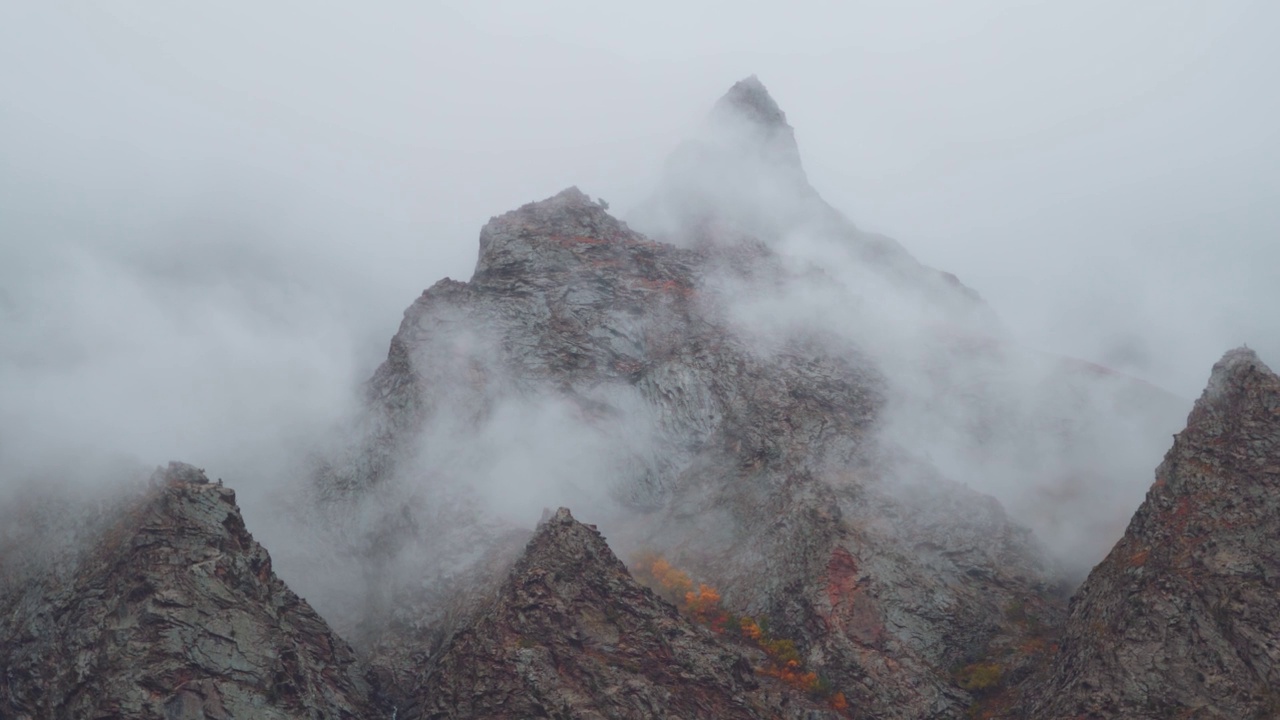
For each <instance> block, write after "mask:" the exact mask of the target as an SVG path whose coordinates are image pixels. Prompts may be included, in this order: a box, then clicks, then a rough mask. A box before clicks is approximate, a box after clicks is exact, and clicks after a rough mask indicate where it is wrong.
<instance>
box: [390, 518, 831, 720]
mask: <svg viewBox="0 0 1280 720" xmlns="http://www.w3.org/2000/svg"><path fill="white" fill-rule="evenodd" d="M757 655H758V653H757ZM758 662H759V658H758V657H757V658H752V657H749V653H748V652H747V651H746V650H744V649H743V648H738V647H734V646H732V645H730V644H728V643H726V642H724V641H722V640H721V639H718V638H717V637H716V636H715V635H713V634H712V633H711V632H710V631H709V630H707V629H705V628H702V627H699V626H696V625H694V624H693V623H692V622H691V621H690V620H689V619H688V618H685V617H682V616H681V615H680V614H679V613H678V612H677V611H676V609H675V608H674V607H672V606H671V605H670V604H668V603H666V602H664V601H663V600H660V599H659V598H658V597H657V596H655V595H654V594H653V592H652V591H650V590H649V589H648V588H645V587H642V586H641V585H639V584H638V583H636V582H635V580H633V579H632V577H631V575H630V574H629V573H628V571H627V568H626V567H625V566H624V565H623V564H622V563H621V562H620V561H619V560H618V559H617V558H616V557H614V555H613V553H612V552H611V551H610V550H609V547H608V545H607V544H606V543H605V541H604V539H603V538H602V537H601V536H600V534H599V533H598V532H597V531H596V530H595V529H594V528H593V527H591V526H588V525H583V524H581V523H579V522H578V521H576V520H575V519H574V518H573V517H572V516H571V515H570V513H569V511H568V510H567V509H564V508H561V509H560V510H559V511H558V512H556V513H555V514H554V515H552V516H551V517H549V518H547V519H546V520H544V521H543V522H542V524H541V525H540V526H539V528H538V530H537V532H536V533H535V534H534V537H533V538H532V539H531V540H530V541H529V544H528V547H527V548H526V549H525V552H524V554H523V555H522V556H521V557H520V559H519V560H518V561H517V562H516V564H515V567H514V568H513V569H512V571H511V573H510V574H509V576H508V577H507V579H506V581H505V582H504V583H503V584H502V587H501V588H500V589H499V591H498V593H497V596H496V597H495V598H494V599H493V600H492V601H490V602H489V603H488V605H487V606H486V607H485V608H484V609H483V610H481V611H480V612H479V613H478V616H477V618H476V619H475V620H474V622H472V623H470V624H469V625H468V626H467V627H466V628H465V629H463V630H461V631H459V632H458V633H456V634H455V635H453V636H452V637H451V638H450V639H449V640H448V642H447V643H446V644H445V645H444V647H443V649H442V651H441V652H440V653H439V654H437V655H436V656H435V657H434V658H433V659H431V660H430V661H428V662H427V663H424V664H422V665H420V666H417V667H414V668H412V671H413V673H414V674H413V675H412V676H411V677H410V680H409V684H410V687H409V688H407V692H406V695H407V696H408V699H407V700H406V701H404V702H403V703H402V704H401V705H400V707H399V711H398V714H397V717H401V718H405V719H406V720H420V719H421V720H428V719H432V720H442V719H444V718H454V719H458V720H462V719H464V718H465V719H470V718H497V717H511V718H517V717H565V718H588V717H590V718H616V719H622V718H629V719H634V720H643V719H646V718H656V717H679V718H690V719H693V718H706V719H707V720H710V719H712V718H717V719H719V718H726V719H729V718H739V719H743V720H746V719H748V718H807V719H811V720H819V718H824V717H830V718H838V717H842V716H841V715H840V714H838V713H837V712H836V711H834V710H831V709H826V708H824V707H823V706H822V705H821V704H818V703H814V702H812V701H810V700H808V699H806V698H805V697H804V696H803V695H802V694H800V693H797V692H791V691H790V690H789V689H787V688H786V687H784V686H783V685H782V684H781V683H780V682H779V681H777V680H774V679H771V678H761V677H757V676H756V674H755V672H754V670H753V665H754V664H756V663H758Z"/></svg>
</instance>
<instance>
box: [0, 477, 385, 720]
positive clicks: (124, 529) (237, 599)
mask: <svg viewBox="0 0 1280 720" xmlns="http://www.w3.org/2000/svg"><path fill="white" fill-rule="evenodd" d="M111 515H112V517H111V519H110V520H109V521H108V522H107V523H106V524H105V526H104V527H103V529H102V531H101V532H100V533H97V534H96V535H95V536H94V537H91V538H89V540H90V541H91V542H92V545H91V546H89V547H87V548H84V549H83V550H82V551H81V552H80V553H78V557H76V558H75V559H74V560H73V561H71V562H70V563H69V564H67V565H65V566H63V567H59V568H53V567H47V568H44V572H42V573H39V574H35V575H33V576H30V577H27V578H25V579H24V580H25V582H23V583H22V584H17V585H8V586H5V587H3V588H0V590H2V592H0V716H3V717H6V718H16V719H24V718H30V719H32V720H36V719H37V718H49V719H53V718H116V717H119V718H124V717H127V718H164V719H165V720H197V719H202V718H209V719H210V720H212V719H214V718H228V719H229V718H247V717H253V718H303V717H306V718H335V719H336V718H370V717H377V716H378V715H379V713H378V711H377V708H376V707H375V705H374V704H373V703H371V702H370V687H369V685H368V683H367V682H366V681H365V680H364V678H363V676H362V673H361V671H360V670H359V669H358V668H357V665H356V659H355V655H354V653H353V652H352V650H351V648H350V647H349V646H348V645H347V644H346V643H345V642H343V641H342V640H341V639H339V638H338V637H336V636H334V635H333V633H332V632H330V630H329V628H328V626H327V625H326V624H325V622H324V620H322V619H321V618H320V617H319V616H318V615H316V613H315V612H314V611H313V610H312V609H311V607H310V606H309V605H308V604H307V603H306V601H305V600H302V599H300V598H299V597H298V596H297V595H294V594H293V593H292V592H291V591H290V590H289V589H288V588H287V587H285V586H284V584H283V583H282V582H280V580H278V579H277V578H276V576H275V574H274V573H273V571H272V568H271V558H270V556H269V555H268V554H267V552H266V550H264V549H263V548H262V546H260V545H258V543H256V542H254V540H253V537H252V536H251V535H250V534H249V533H248V531H247V530H246V529H245V526H244V522H243V520H242V519H241V516H240V510H239V508H237V507H236V503H235V494H234V493H233V492H232V491H231V490H230V489H228V488H225V487H223V486H222V484H221V483H217V484H214V483H210V482H209V481H208V480H207V479H206V478H205V477H204V474H203V473H202V472H201V471H199V470H197V469H195V468H193V467H190V466H185V465H179V464H176V463H175V464H171V465H170V466H169V469H168V470H167V471H165V472H163V473H158V474H157V477H156V478H155V480H154V485H153V487H151V488H150V489H148V490H147V491H146V492H145V494H144V496H143V497H140V498H137V499H136V501H133V502H131V503H129V504H127V505H126V506H125V507H123V508H121V509H119V510H118V511H117V512H112V513H111ZM46 541H47V540H46ZM34 551H35V549H34V548H33V549H32V550H29V551H27V552H34Z"/></svg>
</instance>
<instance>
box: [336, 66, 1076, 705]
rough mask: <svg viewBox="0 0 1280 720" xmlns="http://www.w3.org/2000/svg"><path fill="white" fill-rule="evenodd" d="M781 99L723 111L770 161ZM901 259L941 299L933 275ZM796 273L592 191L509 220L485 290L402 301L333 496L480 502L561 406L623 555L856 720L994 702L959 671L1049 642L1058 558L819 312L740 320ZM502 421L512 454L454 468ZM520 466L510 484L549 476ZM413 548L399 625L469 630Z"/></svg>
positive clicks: (434, 530)
mask: <svg viewBox="0 0 1280 720" xmlns="http://www.w3.org/2000/svg"><path fill="white" fill-rule="evenodd" d="M756 85H758V83H756ZM762 91H763V88H762V87H750V86H748V87H746V88H745V89H742V88H739V89H736V90H735V91H733V92H731V94H730V96H729V97H728V98H727V99H726V100H725V101H722V103H721V106H720V107H719V109H717V111H716V113H717V114H724V113H734V112H739V111H740V110H741V108H742V107H743V106H744V103H745V104H746V105H745V107H748V108H749V109H751V112H752V113H754V115H753V116H751V117H748V118H747V120H748V122H749V123H750V122H755V121H756V120H758V119H762V120H763V121H764V122H766V123H770V124H771V125H770V128H771V129H770V128H766V129H768V130H769V132H772V133H773V134H772V135H769V136H768V137H771V138H773V139H772V140H770V142H775V143H777V144H778V148H777V149H776V151H773V150H767V149H766V150H765V151H762V152H765V154H766V155H768V156H769V158H770V159H769V161H768V162H769V163H772V162H773V161H774V160H775V159H776V158H774V155H779V154H780V155H781V156H785V157H784V159H785V158H788V157H791V153H790V150H788V148H789V147H791V145H793V143H794V140H793V139H791V135H790V129H789V127H788V126H785V122H783V124H782V125H779V124H778V123H779V122H782V121H781V114H780V111H776V106H775V105H773V104H772V100H768V98H767V94H765V95H761V94H760V93H761V92H762ZM739 95H741V96H742V97H738V96H739ZM766 100H768V102H765V101H766ZM775 111H776V112H775ZM792 159H795V158H792ZM806 185H807V182H806ZM815 198H816V196H815ZM815 201H817V202H820V201H818V200H815ZM806 202H807V201H806ZM823 207H826V210H825V211H824V212H825V213H834V211H833V210H830V208H829V207H828V206H825V204H823ZM774 217H775V218H776V217H780V216H774ZM832 217H834V216H831V215H829V214H827V215H822V216H821V218H826V219H827V220H830V219H832ZM821 218H820V219H821ZM822 222H826V220H822ZM833 222H834V220H833ZM774 227H775V228H776V227H779V226H774ZM848 227H849V228H852V226H848ZM726 239H727V236H726ZM766 239H767V238H766ZM912 262H914V261H912ZM893 267H894V268H895V270H894V273H895V274H897V273H908V274H909V275H911V276H912V277H916V278H917V280H918V282H919V283H923V284H922V285H920V287H935V285H934V279H935V278H936V276H937V274H936V272H935V271H932V270H929V269H927V268H924V267H923V266H919V264H918V263H916V264H915V265H910V264H905V265H902V264H894V265H893ZM913 267H914V268H916V269H915V270H913V269H911V268H913ZM726 274H728V275H729V276H731V277H730V280H729V281H726V279H725V278H726ZM895 276H896V275H895ZM796 280H797V276H796V275H795V274H794V271H793V270H792V269H789V268H787V267H785V264H784V263H782V262H781V259H780V256H779V254H778V252H777V251H776V250H774V249H773V248H771V247H770V245H769V243H768V242H754V241H752V240H750V239H747V238H744V239H742V242H732V243H730V242H723V243H720V242H710V243H702V244H696V243H695V244H692V245H689V244H683V243H682V244H673V243H665V242H655V241H653V240H650V239H648V238H647V237H645V236H644V235H641V234H639V233H637V232H635V231H634V230H632V229H631V228H630V227H628V226H627V225H626V224H624V223H622V222H620V221H618V220H617V219H615V218H613V217H612V216H610V215H609V214H608V213H607V212H606V211H605V209H604V208H603V207H602V206H601V205H600V204H598V203H596V202H593V201H592V200H591V199H590V198H589V197H587V196H586V195H585V194H583V193H581V192H580V191H578V190H576V189H569V190H566V191H564V192H562V193H560V194H558V195H556V196H554V197H552V198H549V199H547V200H544V201H542V202H537V203H531V204H529V205H526V206H524V207H522V208H520V209H518V210H515V211H513V212H509V213H506V214H504V215H502V216H500V217H496V218H494V219H492V220H491V221H490V222H489V223H488V224H487V225H486V226H485V228H484V229H483V231H482V232H481V239H480V253H479V258H478V261H477V264H476V270H475V273H474V275H473V276H472V278H471V280H470V281H469V282H465V283H464V282H458V281H454V280H444V281H441V282H440V283H437V284H436V285H435V286H433V287H431V288H430V289H428V290H427V291H425V292H424V293H423V294H422V296H421V297H420V298H418V300H416V301H415V302H414V304H413V305H412V306H411V307H410V308H409V309H408V310H407V311H406V313H405V318H404V321H403V322H402V324H401V326H400V329H399V331H398V332H397V333H396V336H395V338H393V340H392V342H391V350H390V353H389V355H388V359H387V361H386V363H384V364H383V365H382V367H380V368H379V369H378V371H377V373H376V374H375V375H374V378H373V379H372V381H371V383H370V385H369V393H370V402H371V405H370V412H369V416H368V418H367V419H366V433H367V434H366V436H365V441H364V443H363V445H358V446H357V447H356V448H355V449H354V450H353V451H352V452H351V453H350V454H348V455H347V456H345V457H339V458H336V459H335V460H333V461H332V462H331V463H330V465H329V466H328V467H327V468H326V470H325V472H324V473H323V475H322V477H321V479H320V481H319V486H320V488H321V491H322V492H321V494H322V495H324V496H326V497H331V498H341V499H340V500H338V502H348V501H349V499H350V498H353V497H354V498H358V497H359V496H360V494H361V493H362V492H375V493H376V492H384V491H385V490H383V489H379V488H386V487H387V486H393V487H394V486H397V485H401V486H404V487H407V488H415V489H416V490H415V492H422V493H425V497H427V498H429V499H428V500H426V502H428V503H430V502H440V499H441V498H446V497H450V493H458V494H462V495H466V494H467V493H469V492H473V491H475V489H476V487H478V486H481V485H483V484H484V483H485V482H487V479H486V477H482V476H481V475H482V473H477V472H476V470H475V468H476V467H478V466H483V465H484V464H485V463H486V462H488V461H490V460H491V459H492V458H491V457H488V455H495V454H496V455H501V454H502V453H508V452H512V448H517V449H518V448H519V447H521V446H522V445H524V444H527V443H529V442H530V441H529V440H526V439H525V437H526V435H525V433H527V432H529V428H528V425H529V423H520V424H502V423H503V422H504V421H503V418H504V417H507V416H508V415H509V414H510V413H509V409H510V408H511V407H513V406H516V407H523V406H529V405H535V406H537V405H541V406H551V407H555V408H560V409H561V411H560V412H559V413H558V414H557V415H556V417H560V418H567V419H566V420H563V422H564V424H563V425H561V426H559V427H558V439H557V440H556V441H555V442H557V443H562V442H564V441H565V438H583V437H586V438H594V440H593V441H592V444H591V447H592V448H593V449H595V450H598V451H599V452H598V455H599V457H598V458H596V459H597V460H598V462H596V463H595V464H594V465H593V466H592V467H591V470H592V472H591V474H590V475H589V476H586V477H583V478H582V485H583V486H584V487H587V488H588V489H590V488H591V487H592V486H594V487H596V488H599V487H600V486H601V484H602V483H607V484H606V485H605V486H604V487H605V489H606V490H607V495H608V496H609V497H610V498H612V499H613V500H614V501H616V502H617V507H620V508H622V511H621V512H616V513H612V514H609V513H604V512H602V513H601V514H602V515H605V516H607V517H606V519H604V520H602V524H604V525H605V526H606V527H609V528H610V532H611V535H613V536H614V537H615V538H617V539H618V542H619V543H620V548H621V549H623V550H626V551H631V550H641V549H650V550H653V551H657V552H662V553H665V554H667V555H668V556H670V557H671V558H672V560H673V561H675V562H678V563H679V564H681V565H682V566H685V567H687V568H689V569H690V571H692V572H695V573H696V574H697V575H698V576H699V577H700V578H704V579H705V580H706V581H707V582H709V583H712V584H714V585H715V586H716V587H719V588H720V589H721V590H722V591H723V593H724V598H725V602H726V603H727V604H728V605H729V606H731V607H733V608H735V609H738V610H740V611H745V612H750V613H752V614H754V615H759V616H762V617H765V618H767V619H768V620H769V621H770V622H771V623H772V624H773V626H774V627H776V628H777V629H778V630H779V632H781V633H784V634H785V635H786V636H787V637H791V638H794V639H795V641H796V643H797V644H798V647H799V650H800V653H801V655H802V656H803V659H804V660H805V663H806V666H808V667H811V668H813V670H814V671H815V672H819V673H822V674H823V675H824V676H825V677H828V678H829V679H830V682H831V683H832V684H833V686H836V687H839V688H841V690H842V691H843V692H845V694H846V696H847V698H848V701H849V703H850V705H851V707H854V708H857V711H856V712H857V713H860V715H859V716H861V717H882V718H931V717H936V718H943V717H954V716H955V715H956V714H957V713H960V712H963V710H964V708H966V707H968V706H969V705H970V704H971V702H972V701H973V697H972V695H971V693H970V692H969V690H967V689H966V688H965V687H964V684H963V683H960V682H958V681H957V680H956V677H955V674H954V669H955V668H963V667H966V666H967V665H968V664H970V663H971V662H973V660H974V658H977V657H980V656H982V655H983V654H984V653H986V652H988V651H989V650H990V648H991V647H993V646H1004V645H1017V644H1020V643H1023V642H1025V641H1026V639H1027V638H1028V637H1029V631H1028V629H1027V627H1026V626H1025V624H1020V623H1018V622H1014V621H1012V620H1010V619H1009V618H1008V617H1007V616H1008V613H1007V609H1008V608H1012V607H1019V608H1026V609H1027V610H1026V612H1028V613H1030V614H1032V615H1035V616H1037V617H1040V618H1042V619H1043V620H1044V622H1046V623H1051V622H1053V621H1054V619H1055V618H1056V617H1057V615H1058V614H1059V613H1060V611H1061V601H1060V600H1059V599H1058V595H1057V588H1056V587H1055V574H1054V570H1053V565H1052V563H1051V562H1049V561H1048V559H1047V558H1046V557H1045V556H1044V555H1043V553H1042V552H1041V550H1040V548H1039V546H1038V544H1037V543H1036V542H1035V541H1034V539H1033V538H1032V537H1031V535H1030V533H1029V532H1027V531H1026V530H1025V529H1022V528H1020V527H1019V526H1018V525H1017V524H1016V523H1014V522H1013V521H1011V520H1010V519H1009V518H1008V517H1007V516H1006V515H1005V513H1004V512H1003V511H1002V510H1001V508H1000V507H999V505H998V503H996V502H994V501H992V500H991V499H990V498H989V497H986V496H983V495H981V494H979V493H977V492H974V491H972V490H970V489H968V488H965V487H963V486H961V485H959V484H957V483H955V482H953V481H950V480H948V479H946V478H945V477H943V476H942V474H941V473H939V472H938V470H937V469H936V468H934V467H932V466H931V465H929V464H928V463H927V462H925V461H924V460H922V459H921V458H919V457H916V456H914V455H913V454H912V453H911V452H910V451H909V449H907V448H904V447H902V446H900V445H898V444H895V443H894V442H892V441H885V440H884V439H883V438H882V437H880V435H879V430H880V428H879V426H878V422H879V421H881V420H882V419H883V416H884V410H885V404H886V396H887V395H888V393H889V392H890V391H891V387H890V386H889V384H888V383H887V381H886V376H885V374H884V373H883V372H882V371H881V369H880V368H879V367H878V363H877V361H876V360H875V359H874V358H873V357H872V356H871V355H869V354H868V352H867V350H866V349H865V348H864V347H861V346H860V345H859V344H858V343H857V342H855V341H854V340H853V339H851V338H847V337H841V336H839V335H832V334H822V333H820V332H817V331H816V330H815V329H814V328H807V327H804V326H799V327H797V328H794V330H793V331H788V332H786V333H783V334H780V335H777V336H775V337H773V338H762V337H759V336H757V335H754V334H753V333H752V332H751V328H749V327H744V324H743V321H742V318H741V317H738V316H736V315H735V308H736V307H737V306H738V303H739V301H740V299H741V297H742V295H741V293H740V286H739V285H736V284H735V283H744V284H745V285H746V286H747V287H749V288H754V289H756V290H758V291H759V292H761V293H766V292H768V290H769V288H774V287H777V286H779V285H780V284H790V283H794V282H796ZM815 281H816V282H826V281H821V280H815ZM936 287H938V288H944V287H951V288H952V289H951V290H945V289H944V290H939V292H946V293H951V292H957V293H959V295H957V296H956V298H957V300H961V299H962V300H963V302H964V303H965V304H968V305H970V306H974V307H977V306H979V305H980V301H978V300H976V299H975V298H973V297H971V296H970V295H969V294H968V293H965V292H963V291H962V290H959V289H957V287H956V286H954V285H938V286H936ZM930 292H932V291H930ZM975 303H977V304H978V305H975ZM947 307H951V305H947ZM517 417H522V416H519V415H517ZM536 417H539V418H541V417H542V416H540V415H539V416H536ZM495 424H498V426H500V427H501V428H502V429H503V432H504V433H505V435H504V439H505V440H506V442H505V444H503V445H501V446H499V445H495V446H494V447H493V452H492V453H487V454H486V456H485V457H478V456H477V457H475V458H474V462H458V461H457V460H456V459H455V458H451V456H450V453H451V452H455V451H457V450H458V449H459V448H463V449H465V448H467V447H469V446H472V445H474V443H475V438H477V437H483V436H485V435H486V434H487V433H488V432H489V430H488V429H487V428H491V427H494V426H495ZM504 467H507V469H508V470H509V471H511V472H513V473H514V477H513V478H512V480H511V483H510V485H509V486H508V488H506V489H505V490H504V491H505V492H511V491H512V489H518V488H519V485H520V483H521V482H533V481H532V480H531V479H527V478H526V477H523V476H527V475H528V474H531V472H530V471H529V469H528V468H526V467H523V466H520V467H508V466H504ZM475 505H476V503H471V504H467V503H461V502H460V503H459V506H460V507H466V508H472V507H474V506H475ZM469 512H470V511H469V510H468V511H465V512H462V511H460V512H458V513H455V514H453V515H451V516H449V517H437V518H436V519H435V520H434V521H433V522H432V524H431V529H430V532H429V533H427V534H428V535H429V536H430V540H428V541H424V542H434V543H439V542H442V541H441V540H440V538H447V537H466V538H468V540H467V541H466V542H465V543H456V544H462V545H468V546H469V547H471V548H472V549H473V550H474V549H475V548H477V547H483V546H485V545H486V543H487V542H488V541H487V540H486V538H484V537H478V536H475V535H474V534H468V533H469V532H470V531H469V530H468V528H471V527H474V526H475V522H476V516H475V515H472V514H469ZM394 541H395V542H405V543H408V544H409V545H413V543H414V542H416V541H413V540H410V539H407V538H398V539H395V540H394ZM381 547H382V550H385V549H386V547H387V546H386V544H385V543H384V544H383V545H382V546H381ZM433 547H434V546H433ZM405 555H406V556H411V557H414V558H418V559H425V560H423V562H424V563H425V565H424V566H423V567H420V568H415V569H414V570H412V571H411V572H404V571H403V570H402V568H403V566H401V565H397V567H399V568H401V570H399V571H397V573H396V580H393V582H395V581H399V580H401V579H407V582H404V583H402V586H401V587H400V589H399V590H397V593H398V595H397V597H398V598H399V599H398V600H397V601H396V602H394V603H393V605H395V606H396V607H397V608H399V609H400V610H399V611H398V613H396V616H395V617H394V618H392V620H391V621H390V622H389V624H387V625H386V626H385V627H386V628H387V629H386V631H385V632H386V633H387V634H389V635H391V636H398V635H402V634H403V633H404V632H406V629H412V628H422V627H435V628H437V632H436V634H435V635H433V636H432V637H436V638H440V637H444V636H448V635H451V634H452V633H453V632H455V631H456V630H457V629H459V628H462V627H465V622H464V621H461V620H460V619H459V618H460V615H459V613H458V612H456V609H457V608H458V607H462V606H465V605H466V604H467V602H466V601H465V600H458V599H456V598H455V599H453V600H451V601H450V602H451V603H452V604H453V606H454V607H451V608H450V609H448V610H446V611H432V610H431V609H430V606H431V605H432V603H431V602H427V601H424V600H423V597H424V595H423V593H424V592H428V593H429V592H433V591H431V590H425V591H424V590H423V589H422V587H423V585H424V584H425V585H429V586H432V587H439V586H440V585H441V584H445V583H448V582H454V583H458V582H461V580H460V579H459V576H458V575H457V574H456V573H453V572H452V571H444V570H440V569H438V568H436V567H434V566H432V567H427V566H429V565H431V563H434V562H436V561H437V559H438V558H439V557H441V555H442V553H440V552H437V551H436V550H434V549H426V548H425V546H418V547H416V548H408V549H407V550H406V552H405ZM423 577H429V578H431V580H429V581H426V582H423V581H422V580H421V578H423ZM451 578H452V579H451ZM408 608H420V610H408ZM376 635H377V633H373V634H372V637H374V638H376ZM372 641H373V640H371V642H372ZM1011 671H1016V668H1015V669H1013V670H1011ZM446 684H447V683H446Z"/></svg>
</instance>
